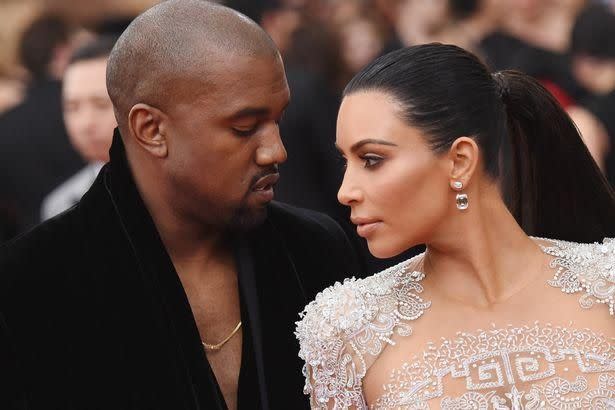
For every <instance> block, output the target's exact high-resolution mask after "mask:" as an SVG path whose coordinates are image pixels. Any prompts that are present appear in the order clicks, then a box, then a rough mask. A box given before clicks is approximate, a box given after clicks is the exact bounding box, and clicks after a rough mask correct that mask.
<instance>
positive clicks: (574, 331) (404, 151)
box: [297, 44, 615, 409]
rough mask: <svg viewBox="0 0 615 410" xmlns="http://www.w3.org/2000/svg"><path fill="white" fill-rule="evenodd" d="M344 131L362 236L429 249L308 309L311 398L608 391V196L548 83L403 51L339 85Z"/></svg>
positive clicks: (465, 56)
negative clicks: (343, 86)
mask: <svg viewBox="0 0 615 410" xmlns="http://www.w3.org/2000/svg"><path fill="white" fill-rule="evenodd" d="M337 145H338V148H339V150H340V152H341V153H342V155H343V156H344V157H345V158H346V161H347V168H346V173H345V176H344V181H343V183H342V186H341V188H340V191H339V194H338V198H339V200H340V201H341V202H342V203H344V204H345V205H348V206H350V208H351V218H352V220H353V222H354V223H355V224H356V225H357V231H358V233H359V234H360V235H361V236H363V237H365V238H366V239H367V241H368V243H369V248H370V251H371V252H372V253H373V254H374V255H375V256H377V257H381V258H385V257H390V256H393V255H396V254H398V253H400V252H402V251H403V250H405V249H407V248H409V247H410V246H413V245H416V244H420V243H425V244H426V245H427V250H426V252H425V253H424V254H421V255H418V256H416V257H414V258H412V259H410V260H408V261H406V262H403V263H401V264H399V265H397V266H394V267H392V268H389V269H387V270H386V271H383V272H381V273H378V274H376V275H374V276H371V277H369V278H367V279H363V280H355V279H350V280H347V281H346V282H344V284H339V283H337V284H335V285H334V286H332V287H330V288H328V289H326V290H324V291H323V292H321V293H320V294H319V295H318V296H317V298H316V300H315V301H314V302H312V303H310V304H309V305H308V306H307V307H306V308H305V311H304V312H303V314H302V320H301V321H300V322H298V326H297V336H298V338H299V341H300V344H301V351H300V356H301V357H302V358H303V359H304V360H305V361H306V366H305V374H306V379H307V380H306V393H308V394H310V396H311V403H312V407H313V408H335V409H346V408H353V409H362V408H367V407H369V408H404V409H427V408H444V409H466V408H477V409H505V408H508V409H530V408H612V406H615V316H614V314H615V312H614V310H615V306H614V298H615V240H613V239H608V238H605V237H607V236H615V195H614V194H613V191H612V190H611V188H610V187H609V186H608V185H607V183H606V181H605V179H604V177H603V176H602V175H601V174H600V171H599V170H598V168H597V167H596V165H595V163H594V162H593V161H592V159H591V157H590V155H589V153H588V151H587V149H586V148H585V146H584V144H583V142H582V141H581V138H580V136H579V135H578V133H577V131H576V129H575V127H574V124H573V123H572V122H571V121H570V119H569V118H568V117H567V116H566V114H565V113H564V112H563V111H562V109H561V108H560V107H559V106H558V104H557V103H556V102H555V100H554V99H553V98H552V97H551V96H550V94H549V93H548V92H547V91H546V90H545V89H544V88H542V87H541V86H540V85H539V84H538V83H537V82H536V81H534V80H532V79H531V78H529V77H528V76H526V75H523V74H521V73H517V72H510V71H507V72H500V73H496V74H494V75H491V74H489V72H488V71H487V69H486V67H485V66H484V65H483V64H482V63H481V62H480V61H479V60H478V59H477V58H476V57H475V56H473V55H472V54H470V53H468V52H466V51H464V50H463V49H461V48H458V47H455V46H449V45H441V44H428V45H422V46H416V47H410V48H406V49H402V50H398V51H395V52H393V53H390V54H387V55H385V56H383V57H381V58H379V59H378V60H376V61H374V62H373V63H372V64H370V65H369V66H367V67H366V68H365V69H364V70H363V71H362V72H361V73H359V74H358V75H357V76H356V77H355V78H354V79H353V80H352V81H351V82H350V84H349V85H348V86H347V88H346V90H345V95H344V99H343V101H342V105H341V108H340V112H339V116H338V128H337ZM528 235H532V236H528ZM539 237H550V238H557V239H558V240H552V239H541V238H539ZM572 241H576V242H594V243H593V244H587V243H576V242H572Z"/></svg>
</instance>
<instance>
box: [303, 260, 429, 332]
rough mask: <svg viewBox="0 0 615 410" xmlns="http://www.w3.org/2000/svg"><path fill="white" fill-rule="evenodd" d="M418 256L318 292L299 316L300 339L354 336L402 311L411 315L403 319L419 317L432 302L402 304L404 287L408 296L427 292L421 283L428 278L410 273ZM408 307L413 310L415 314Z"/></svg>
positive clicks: (404, 298)
mask: <svg viewBox="0 0 615 410" xmlns="http://www.w3.org/2000/svg"><path fill="white" fill-rule="evenodd" d="M418 257H420V255H419V256H417V257H415V258H412V259H409V260H407V261H404V262H402V263H400V264H398V265H395V266H392V267H390V268H388V269H386V270H384V271H382V272H379V273H376V274H374V275H372V276H369V277H367V278H364V279H356V278H354V277H353V278H348V279H345V280H344V282H343V283H341V282H336V283H335V284H334V285H332V286H330V287H328V288H326V289H325V290H323V291H322V292H320V293H318V295H316V298H315V299H314V300H313V301H312V302H310V303H309V304H308V305H307V306H306V307H305V309H304V310H303V312H301V313H300V314H299V316H300V318H301V320H300V321H299V322H297V333H298V335H297V336H298V337H299V338H300V339H301V338H302V337H303V336H305V338H306V339H307V338H310V337H315V336H317V337H320V338H327V337H334V336H344V335H353V334H355V333H356V332H357V331H359V330H360V328H361V327H364V326H365V325H367V324H368V323H369V322H371V321H373V320H374V319H376V317H377V316H378V315H379V314H383V313H385V311H389V310H395V309H399V308H401V309H402V310H404V311H405V313H407V315H402V316H406V317H408V319H416V318H418V317H419V316H420V315H421V314H422V313H423V311H424V310H425V309H426V308H427V307H428V306H429V303H428V302H422V301H421V302H422V303H421V302H419V300H420V298H419V297H416V298H410V299H411V300H409V302H410V303H407V304H406V303H403V304H400V302H402V301H403V302H405V301H407V300H406V299H407V298H406V297H405V296H404V294H403V293H402V292H399V290H401V289H402V288H403V289H404V290H407V294H408V295H415V296H418V294H419V293H421V292H422V291H423V287H422V285H421V284H420V282H421V280H422V279H423V277H424V275H423V274H422V273H421V272H417V271H411V270H410V266H411V265H412V261H413V260H415V259H416V258H418ZM407 305H411V306H407ZM407 307H408V308H409V307H412V308H413V309H410V310H412V312H410V311H409V310H408V309H407ZM390 313H392V312H390Z"/></svg>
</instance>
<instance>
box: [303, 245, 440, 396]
mask: <svg viewBox="0 0 615 410" xmlns="http://www.w3.org/2000/svg"><path fill="white" fill-rule="evenodd" d="M420 257H421V255H418V256H416V257H415V258H412V259H409V260H408V261H405V262H402V263H400V264H399V265H396V266H393V267H391V268H389V269H387V270H385V271H382V272H380V273H377V274H375V275H373V276H370V277H367V278H365V279H355V278H350V279H346V280H345V281H344V282H343V283H339V282H338V283H336V284H335V285H333V286H331V287H329V288H327V289H325V290H323V291H322V292H320V293H319V294H318V295H317V296H316V298H315V299H314V301H312V302H311V303H310V304H308V305H307V306H306V307H305V309H304V311H303V312H302V313H301V314H300V317H301V320H300V321H299V322H297V330H296V333H295V334H296V336H297V338H298V339H299V344H300V350H299V356H300V357H301V358H302V359H303V360H304V361H305V366H304V369H303V371H304V375H305V377H306V385H305V389H304V392H305V393H306V394H310V395H311V400H312V404H313V405H314V406H321V405H323V404H326V403H328V402H329V401H330V400H332V401H333V402H334V403H335V405H336V406H337V407H335V408H347V407H350V406H353V405H354V406H356V407H357V408H364V404H365V403H364V402H363V398H362V397H363V396H362V391H361V386H362V379H363V377H364V376H365V374H366V372H367V370H368V368H369V367H370V366H371V364H373V362H374V360H375V359H376V357H377V356H378V355H379V354H380V353H381V352H382V350H383V349H384V347H385V346H386V345H387V344H391V345H393V344H395V343H394V341H393V340H392V336H393V334H394V333H395V334H399V335H401V336H409V335H410V334H411V333H412V330H411V324H410V322H411V321H412V320H415V319H418V318H419V317H420V316H421V315H422V314H423V313H424V312H425V310H426V309H427V308H429V306H430V302H425V301H423V299H421V297H420V293H422V292H423V287H422V285H421V283H420V282H421V280H422V279H423V277H424V275H423V274H422V273H421V272H416V271H413V270H412V267H413V266H414V265H415V264H414V263H413V262H414V261H415V260H416V259H417V258H420ZM316 403H317V404H316Z"/></svg>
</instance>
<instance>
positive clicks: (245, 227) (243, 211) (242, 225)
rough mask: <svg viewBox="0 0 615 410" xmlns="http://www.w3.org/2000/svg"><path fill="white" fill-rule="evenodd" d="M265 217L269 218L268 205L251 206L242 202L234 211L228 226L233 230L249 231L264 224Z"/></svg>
mask: <svg viewBox="0 0 615 410" xmlns="http://www.w3.org/2000/svg"><path fill="white" fill-rule="evenodd" d="M265 219H267V206H263V207H261V208H249V207H246V206H244V205H243V204H242V205H241V206H239V207H238V208H237V209H236V210H235V212H234V213H233V216H232V217H231V220H230V222H229V224H228V227H229V230H230V231H231V232H238V233H241V232H248V231H251V230H253V229H255V228H258V227H259V226H260V225H262V224H263V222H265Z"/></svg>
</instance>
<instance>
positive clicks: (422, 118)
mask: <svg viewBox="0 0 615 410" xmlns="http://www.w3.org/2000/svg"><path fill="white" fill-rule="evenodd" d="M367 90H377V91H383V92H386V93H389V94H390V95H392V96H393V97H394V98H395V99H396V100H397V102H399V103H400V104H401V105H402V107H403V113H402V115H403V117H404V120H405V121H406V122H407V123H408V124H411V125H412V126H414V127H417V128H418V129H420V130H422V131H423V133H424V134H425V136H426V138H427V141H428V144H429V145H430V146H431V148H432V149H433V150H434V152H436V153H443V152H446V151H447V150H448V149H449V148H450V147H451V145H452V144H453V142H454V141H455V140H456V139H457V138H458V137H460V136H470V137H472V138H474V140H475V141H476V143H477V144H478V146H479V147H480V149H481V153H482V156H483V162H484V167H485V171H486V173H487V174H488V175H489V176H491V177H492V178H493V179H494V180H496V181H499V182H500V186H501V187H502V195H503V198H504V201H505V202H506V204H507V206H508V208H509V209H510V211H511V213H512V214H513V215H514V217H515V218H516V220H517V222H518V223H519V225H520V226H521V227H522V228H523V229H524V230H525V232H526V233H527V234H528V235H534V236H541V237H550V238H556V239H562V240H570V241H577V242H594V241H599V240H600V241H601V240H602V239H603V238H604V237H605V236H615V194H614V193H613V190H612V189H611V187H610V185H609V184H608V183H607V182H606V179H605V178H604V176H603V175H602V173H601V172H600V170H599V169H598V167H597V165H596V163H595V162H594V160H593V159H592V157H591V155H590V154H589V151H588V150H587V148H586V147H585V144H584V143H583V141H582V140H581V137H580V135H579V133H578V131H577V129H576V127H575V125H574V123H573V122H572V121H571V120H570V117H568V115H567V114H566V113H565V112H564V111H563V109H562V108H561V107H560V106H559V104H558V103H557V101H556V100H555V99H554V98H553V96H552V95H551V94H550V93H549V92H548V91H547V90H546V89H545V88H544V87H542V86H541V85H540V84H539V83H538V82H537V81H536V80H534V79H533V78H531V77H530V76H528V75H525V74H522V73H520V72H515V71H501V72H498V73H495V74H493V75H492V74H490V73H489V71H488V69H487V67H486V66H485V65H484V64H483V63H482V62H481V61H480V60H479V59H478V58H477V57H476V56H474V55H473V54H471V53H469V52H467V51H465V50H463V49H461V48H459V47H456V46H452V45H443V44H425V45H419V46H414V47H408V48H403V49H400V50H396V51H394V52H391V53H389V54H386V55H384V56H382V57H380V58H378V59H376V60H375V61H373V62H372V63H371V64H369V65H368V66H367V67H365V68H364V69H363V70H362V71H361V72H360V73H359V74H357V75H356V76H355V77H354V78H353V79H352V81H351V82H350V83H349V84H348V85H347V87H346V89H345V90H344V96H346V95H349V94H352V93H354V92H357V91H367Z"/></svg>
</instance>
